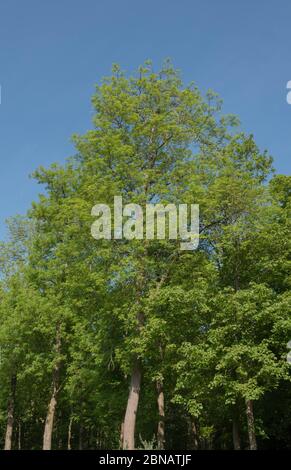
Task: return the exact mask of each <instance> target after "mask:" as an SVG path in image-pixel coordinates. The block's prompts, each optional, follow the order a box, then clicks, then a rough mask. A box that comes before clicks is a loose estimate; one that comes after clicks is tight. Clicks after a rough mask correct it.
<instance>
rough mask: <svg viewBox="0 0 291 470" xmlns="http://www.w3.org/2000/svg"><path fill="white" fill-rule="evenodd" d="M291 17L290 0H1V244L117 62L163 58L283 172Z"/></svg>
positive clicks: (289, 126) (288, 127)
mask: <svg viewBox="0 0 291 470" xmlns="http://www.w3.org/2000/svg"><path fill="white" fill-rule="evenodd" d="M290 21H291V2H290V0H280V1H275V0H268V1H265V0H241V1H238V0H236V1H234V0H146V1H139V0H106V1H105V0H82V1H81V0H78V1H77V0H50V1H47V2H45V1H40V0H26V1H21V0H18V1H15V0H1V3H0V84H1V86H2V103H1V105H0V159H1V172H0V199H1V204H0V237H2V236H3V233H4V220H5V218H6V217H8V216H10V215H14V214H16V213H24V212H25V211H26V209H27V208H28V207H29V205H30V202H31V201H32V200H33V199H36V197H37V194H38V192H40V187H38V186H37V185H36V184H35V183H34V181H33V180H31V179H29V178H28V175H29V174H30V173H31V172H32V171H33V170H34V169H35V168H36V167H37V166H38V165H45V166H46V165H49V164H50V163H51V162H54V161H59V162H62V161H64V159H65V158H66V157H67V156H69V155H71V154H72V153H73V147H72V145H71V143H70V136H71V134H72V133H73V132H80V133H82V132H84V131H86V130H88V129H89V128H90V126H91V116H92V110H91V105H90V97H91V95H92V93H93V91H94V84H95V83H97V82H98V81H99V80H100V78H101V77H102V76H104V75H106V74H109V73H110V68H111V64H112V63H113V62H119V63H120V64H121V65H122V66H123V67H124V68H125V69H127V70H128V71H133V70H134V69H136V68H137V66H138V65H139V64H141V63H142V62H143V61H144V60H145V59H147V58H151V59H152V60H153V61H154V65H155V66H156V67H158V66H159V65H160V63H161V61H162V59H163V58H165V57H171V58H172V60H173V62H174V64H175V65H176V66H177V68H180V69H181V70H182V72H183V77H184V79H185V81H186V82H187V81H191V80H195V81H196V83H197V84H198V86H199V87H200V88H201V89H202V90H206V89H208V88H212V89H214V90H215V91H217V92H218V93H219V94H220V95H221V97H222V98H223V100H224V110H225V112H232V113H235V114H237V115H238V116H239V117H240V119H241V121H242V124H243V128H244V129H245V130H247V131H249V132H252V133H254V135H255V138H256V140H257V142H258V144H259V145H260V146H261V148H262V149H264V148H267V149H268V150H269V151H270V153H271V154H272V155H273V157H274V160H275V167H276V168H277V170H278V172H280V173H288V172H290V166H291V165H290V151H291V105H288V104H287V102H286V83H287V81H288V80H291V26H290Z"/></svg>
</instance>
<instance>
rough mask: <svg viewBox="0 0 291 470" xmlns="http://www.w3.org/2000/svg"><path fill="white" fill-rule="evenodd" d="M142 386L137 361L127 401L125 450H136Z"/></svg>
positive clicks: (124, 433) (124, 428) (124, 436)
mask: <svg viewBox="0 0 291 470" xmlns="http://www.w3.org/2000/svg"><path fill="white" fill-rule="evenodd" d="M140 385H141V366H140V364H139V362H138V361H136V363H135V365H134V367H133V370H132V374H131V381H130V388H129V395H128V400H127V407H126V412H125V417H124V427H123V446H122V447H123V449H126V450H134V448H135V445H134V434H135V422H136V414H137V408H138V401H139V393H140Z"/></svg>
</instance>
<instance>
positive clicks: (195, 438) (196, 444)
mask: <svg viewBox="0 0 291 470" xmlns="http://www.w3.org/2000/svg"><path fill="white" fill-rule="evenodd" d="M191 431H192V442H193V449H194V450H198V449H199V438H198V429H197V425H196V422H195V420H194V419H193V418H191Z"/></svg>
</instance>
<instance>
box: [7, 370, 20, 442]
mask: <svg viewBox="0 0 291 470" xmlns="http://www.w3.org/2000/svg"><path fill="white" fill-rule="evenodd" d="M16 381H17V378H16V374H13V375H12V377H11V382H10V396H9V400H8V407H7V425H6V434H5V445H4V450H11V449H12V434H13V423H14V407H15V394H16Z"/></svg>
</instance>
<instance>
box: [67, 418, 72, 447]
mask: <svg viewBox="0 0 291 470" xmlns="http://www.w3.org/2000/svg"><path fill="white" fill-rule="evenodd" d="M72 424H73V418H72V416H71V417H70V421H69V427H68V450H72V446H71V440H72Z"/></svg>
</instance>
